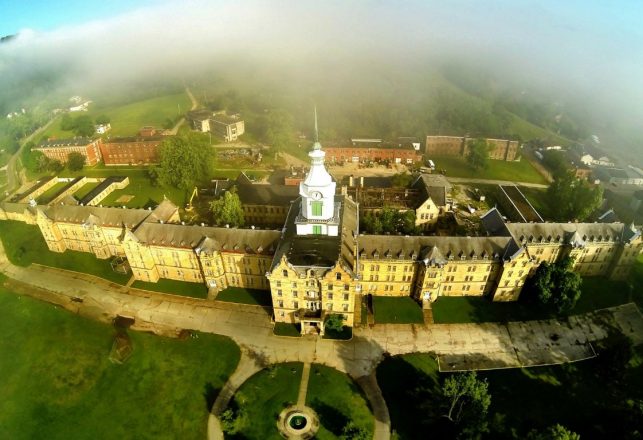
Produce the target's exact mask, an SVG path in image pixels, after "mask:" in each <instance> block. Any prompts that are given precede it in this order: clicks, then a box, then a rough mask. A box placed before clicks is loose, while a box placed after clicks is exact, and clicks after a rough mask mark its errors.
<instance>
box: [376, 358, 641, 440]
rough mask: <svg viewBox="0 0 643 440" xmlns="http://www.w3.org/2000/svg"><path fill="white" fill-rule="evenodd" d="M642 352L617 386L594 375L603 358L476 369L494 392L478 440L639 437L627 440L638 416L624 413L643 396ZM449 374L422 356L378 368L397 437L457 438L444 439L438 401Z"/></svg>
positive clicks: (392, 362)
mask: <svg viewBox="0 0 643 440" xmlns="http://www.w3.org/2000/svg"><path fill="white" fill-rule="evenodd" d="M642 355H643V350H641V349H639V350H638V354H637V356H638V358H635V360H634V361H633V362H631V363H630V367H629V368H628V369H627V371H626V373H625V375H624V378H623V380H621V381H613V380H609V379H607V380H606V379H605V376H604V375H601V374H600V373H599V372H600V371H601V369H600V368H599V366H600V359H595V360H588V361H583V362H577V363H573V364H564V365H558V366H552V367H536V368H525V369H502V370H495V371H487V372H479V373H478V374H479V376H481V377H482V378H483V379H486V380H487V381H488V382H489V393H490V394H491V406H490V408H489V414H488V415H487V417H486V420H488V421H489V428H490V432H489V433H488V434H486V435H484V436H483V437H482V438H483V439H523V438H525V435H526V433H527V432H529V431H530V430H531V429H538V430H542V429H544V428H546V427H547V426H550V425H553V424H555V423H561V424H563V425H565V426H567V427H568V428H569V429H571V430H573V431H575V432H577V433H579V434H580V436H581V438H582V439H584V440H585V439H597V440H598V439H606V438H636V437H627V436H626V431H629V430H633V429H634V427H635V426H636V424H637V423H639V425H638V426H640V413H639V415H638V416H637V415H636V414H637V413H636V411H633V410H629V412H628V411H627V410H624V409H623V408H624V407H626V406H627V403H626V402H627V400H628V399H636V398H638V399H641V398H643V366H642V365H641V356H642ZM447 374H448V373H447ZM447 374H441V373H439V372H438V365H437V362H436V361H435V359H434V358H432V357H431V356H430V355H426V354H412V355H405V356H399V357H398V356H396V357H392V358H388V359H386V360H385V361H384V362H383V363H381V364H380V365H379V366H378V368H377V378H378V382H379V385H380V388H381V389H382V393H383V394H384V398H385V399H386V401H387V404H388V408H389V412H390V415H391V422H392V428H393V430H395V431H396V432H397V434H398V435H399V438H400V439H424V438H426V432H431V433H432V434H433V436H434V437H435V438H454V436H453V433H451V435H445V431H447V432H448V429H446V430H445V429H444V428H445V423H444V421H445V419H444V417H442V415H443V414H445V413H446V409H445V408H444V406H443V405H442V403H441V402H442V400H441V399H440V398H439V395H440V388H441V387H440V384H441V382H442V380H443V379H444V377H445V376H446V375H447ZM608 377H609V376H608ZM512 431H513V432H512Z"/></svg>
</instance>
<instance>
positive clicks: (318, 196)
mask: <svg viewBox="0 0 643 440" xmlns="http://www.w3.org/2000/svg"><path fill="white" fill-rule="evenodd" d="M310 196H311V197H312V198H313V199H314V200H320V199H321V198H322V193H320V192H319V191H313V192H312V193H311V194H310Z"/></svg>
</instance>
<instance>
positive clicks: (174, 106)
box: [43, 92, 192, 139]
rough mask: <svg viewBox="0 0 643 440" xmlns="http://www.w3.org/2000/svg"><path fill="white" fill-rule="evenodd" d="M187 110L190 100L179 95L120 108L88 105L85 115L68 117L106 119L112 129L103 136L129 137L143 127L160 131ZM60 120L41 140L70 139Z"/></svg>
mask: <svg viewBox="0 0 643 440" xmlns="http://www.w3.org/2000/svg"><path fill="white" fill-rule="evenodd" d="M191 106H192V103H191V102H190V98H189V97H188V96H187V94H185V93H183V92H182V93H176V94H173V95H167V96H161V97H157V98H150V99H145V100H143V101H137V102H133V103H130V104H126V105H121V106H110V107H103V106H101V105H100V102H97V103H92V104H90V105H89V111H87V112H77V113H70V115H71V116H72V117H74V118H75V117H78V116H80V115H88V116H90V117H92V118H96V116H99V115H107V116H109V117H110V119H111V125H112V129H111V130H110V131H108V132H107V133H106V135H107V136H112V137H114V136H133V135H135V134H137V133H138V130H139V129H140V128H141V127H144V126H146V125H151V126H154V127H159V128H160V127H162V126H163V124H164V123H165V121H166V120H167V119H172V120H173V121H174V120H176V118H177V117H178V116H180V115H181V114H184V113H185V112H187V111H188V110H190V107H191ZM179 109H180V113H179ZM61 119H62V115H61V116H59V117H58V118H57V120H56V121H54V123H53V124H52V125H51V127H50V128H49V129H48V130H47V131H46V133H45V134H44V135H43V137H45V138H48V137H56V138H58V139H64V138H70V137H74V133H73V132H71V131H65V130H63V129H62V128H61V127H60V122H61Z"/></svg>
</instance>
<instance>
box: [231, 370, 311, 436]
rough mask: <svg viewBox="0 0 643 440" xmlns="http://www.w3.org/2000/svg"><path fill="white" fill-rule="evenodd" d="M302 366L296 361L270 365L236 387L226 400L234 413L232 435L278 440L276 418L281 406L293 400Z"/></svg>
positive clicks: (295, 395) (287, 404)
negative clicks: (235, 416)
mask: <svg viewBox="0 0 643 440" xmlns="http://www.w3.org/2000/svg"><path fill="white" fill-rule="evenodd" d="M302 367H303V365H302V364H301V363H299V362H292V363H286V364H277V365H273V366H271V367H270V368H268V369H265V370H262V371H260V372H259V373H257V374H255V375H254V376H252V377H251V378H250V379H248V380H247V381H246V382H245V383H244V384H243V385H242V386H241V388H239V390H238V391H237V393H236V394H235V395H234V397H233V399H232V402H230V408H232V409H233V410H234V411H235V414H236V415H238V418H237V421H236V423H235V425H236V428H237V430H238V433H239V434H238V435H237V437H236V438H242V439H247V440H269V439H274V440H277V439H281V436H280V435H279V431H278V430H277V418H278V417H279V413H280V412H281V411H282V410H283V409H284V408H286V407H287V406H289V405H293V404H295V403H296V402H297V393H298V391H299V382H300V381H301V371H302ZM231 438H235V436H232V437H231Z"/></svg>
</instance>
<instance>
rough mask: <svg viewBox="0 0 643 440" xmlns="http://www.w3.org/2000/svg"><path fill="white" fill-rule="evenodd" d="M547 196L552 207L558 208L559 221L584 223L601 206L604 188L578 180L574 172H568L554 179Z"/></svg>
mask: <svg viewBox="0 0 643 440" xmlns="http://www.w3.org/2000/svg"><path fill="white" fill-rule="evenodd" d="M547 196H548V197H549V199H550V201H551V206H555V207H556V210H555V211H556V217H557V220H560V221H569V220H578V221H583V220H585V219H587V217H588V216H589V215H590V214H591V213H592V212H593V211H595V210H596V209H597V208H598V207H599V206H600V205H601V202H602V201H603V188H602V187H601V186H600V185H595V186H593V185H590V184H589V183H588V182H587V181H583V180H580V179H577V178H576V176H575V175H574V172H573V171H567V172H564V173H560V174H558V175H556V176H555V177H554V181H553V182H552V183H551V185H549V188H548V189H547Z"/></svg>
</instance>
